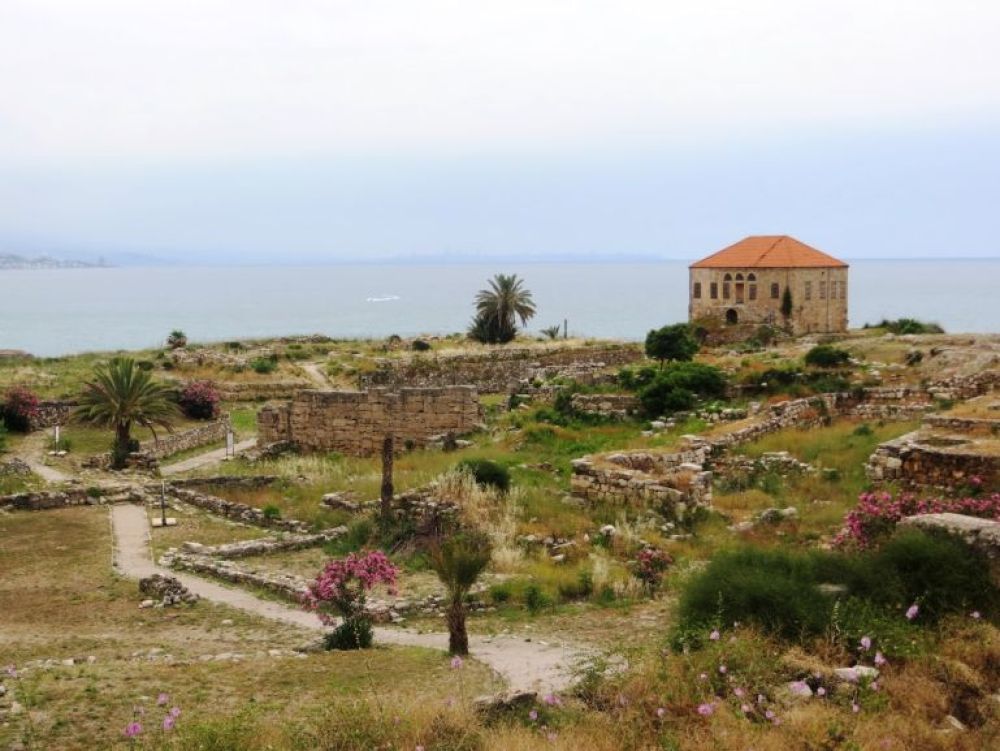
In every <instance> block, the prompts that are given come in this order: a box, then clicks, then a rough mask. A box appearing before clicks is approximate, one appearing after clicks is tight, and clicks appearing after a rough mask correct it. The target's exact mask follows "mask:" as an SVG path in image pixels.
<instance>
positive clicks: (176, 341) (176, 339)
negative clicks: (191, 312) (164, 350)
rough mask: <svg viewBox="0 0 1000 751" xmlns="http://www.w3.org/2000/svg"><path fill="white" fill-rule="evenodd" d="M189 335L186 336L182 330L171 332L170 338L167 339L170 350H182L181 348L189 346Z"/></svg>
mask: <svg viewBox="0 0 1000 751" xmlns="http://www.w3.org/2000/svg"><path fill="white" fill-rule="evenodd" d="M187 342H188V340H187V334H185V333H184V332H183V331H181V330H180V329H174V330H173V331H171V332H170V336H168V337H167V346H168V347H170V349H180V348H181V347H185V346H187Z"/></svg>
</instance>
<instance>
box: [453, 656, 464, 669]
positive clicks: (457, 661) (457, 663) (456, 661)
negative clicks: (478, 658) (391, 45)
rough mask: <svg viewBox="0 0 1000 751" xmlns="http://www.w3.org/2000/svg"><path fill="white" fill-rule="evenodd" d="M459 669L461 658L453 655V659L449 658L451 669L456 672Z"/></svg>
mask: <svg viewBox="0 0 1000 751" xmlns="http://www.w3.org/2000/svg"><path fill="white" fill-rule="evenodd" d="M461 667H462V658H461V657H459V656H458V655H455V656H454V657H452V658H451V669H452V670H458V669H459V668H461Z"/></svg>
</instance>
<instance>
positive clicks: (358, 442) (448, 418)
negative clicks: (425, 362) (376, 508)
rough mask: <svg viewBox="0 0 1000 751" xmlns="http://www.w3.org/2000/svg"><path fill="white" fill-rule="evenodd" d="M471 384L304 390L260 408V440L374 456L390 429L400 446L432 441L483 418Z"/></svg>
mask: <svg viewBox="0 0 1000 751" xmlns="http://www.w3.org/2000/svg"><path fill="white" fill-rule="evenodd" d="M481 420H482V414H481V409H480V406H479V397H478V395H477V393H476V390H475V389H474V388H472V387H471V386H447V387H443V388H414V389H400V390H399V392H398V393H393V392H390V391H386V390H385V389H370V390H369V391H300V392H299V393H298V394H296V396H295V398H294V399H293V400H292V401H291V402H290V403H289V404H285V405H282V406H268V407H265V408H264V409H262V410H261V411H260V412H259V413H258V414H257V433H258V442H259V443H260V444H261V445H268V444H271V443H278V442H289V443H291V444H293V445H294V446H296V447H298V448H299V449H301V450H305V451H340V452H342V453H345V454H351V455H354V456H369V455H372V454H376V453H378V452H380V451H381V450H382V441H383V439H384V438H385V436H386V435H387V434H388V433H392V434H393V435H394V436H395V441H396V449H397V450H402V449H404V448H405V447H407V446H412V447H417V446H426V445H428V444H429V443H432V442H433V441H434V440H435V439H436V438H437V437H438V436H441V435H443V434H446V433H454V434H456V435H460V434H463V433H469V432H471V431H472V430H475V429H476V428H477V427H478V426H479V425H480V423H481Z"/></svg>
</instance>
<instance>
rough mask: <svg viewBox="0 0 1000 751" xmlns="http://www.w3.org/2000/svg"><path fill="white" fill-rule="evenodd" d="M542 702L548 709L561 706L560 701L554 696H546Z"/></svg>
mask: <svg viewBox="0 0 1000 751" xmlns="http://www.w3.org/2000/svg"><path fill="white" fill-rule="evenodd" d="M542 701H544V702H545V703H546V704H548V705H549V706H550V707H558V706H560V705H561V704H562V699H560V698H559V697H558V696H556V695H555V694H546V695H545V697H544V698H543V699H542Z"/></svg>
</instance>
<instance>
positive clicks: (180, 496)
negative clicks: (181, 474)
mask: <svg viewBox="0 0 1000 751" xmlns="http://www.w3.org/2000/svg"><path fill="white" fill-rule="evenodd" d="M153 490H154V491H156V492H158V490H159V489H158V488H153ZM170 494H171V495H172V496H174V497H175V498H177V500H179V501H183V502H184V503H188V504H190V505H192V506H197V507H198V508H200V509H204V510H205V511H208V512H209V513H210V514H215V515H217V516H222V517H225V518H226V519H232V520H234V521H238V522H243V523H244V524H252V525H253V526H255V527H265V528H267V529H280V530H284V531H286V532H296V533H299V534H306V533H308V532H309V525H308V524H306V523H305V522H301V521H298V520H295V519H281V518H274V517H270V516H267V515H265V514H264V512H263V510H261V509H259V508H256V507H254V506H248V505H246V504H245V503H236V502H235V501H227V500H226V499H225V498H219V497H217V496H214V495H208V494H206V493H199V492H197V491H195V490H188V489H187V488H180V487H171V488H170Z"/></svg>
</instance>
